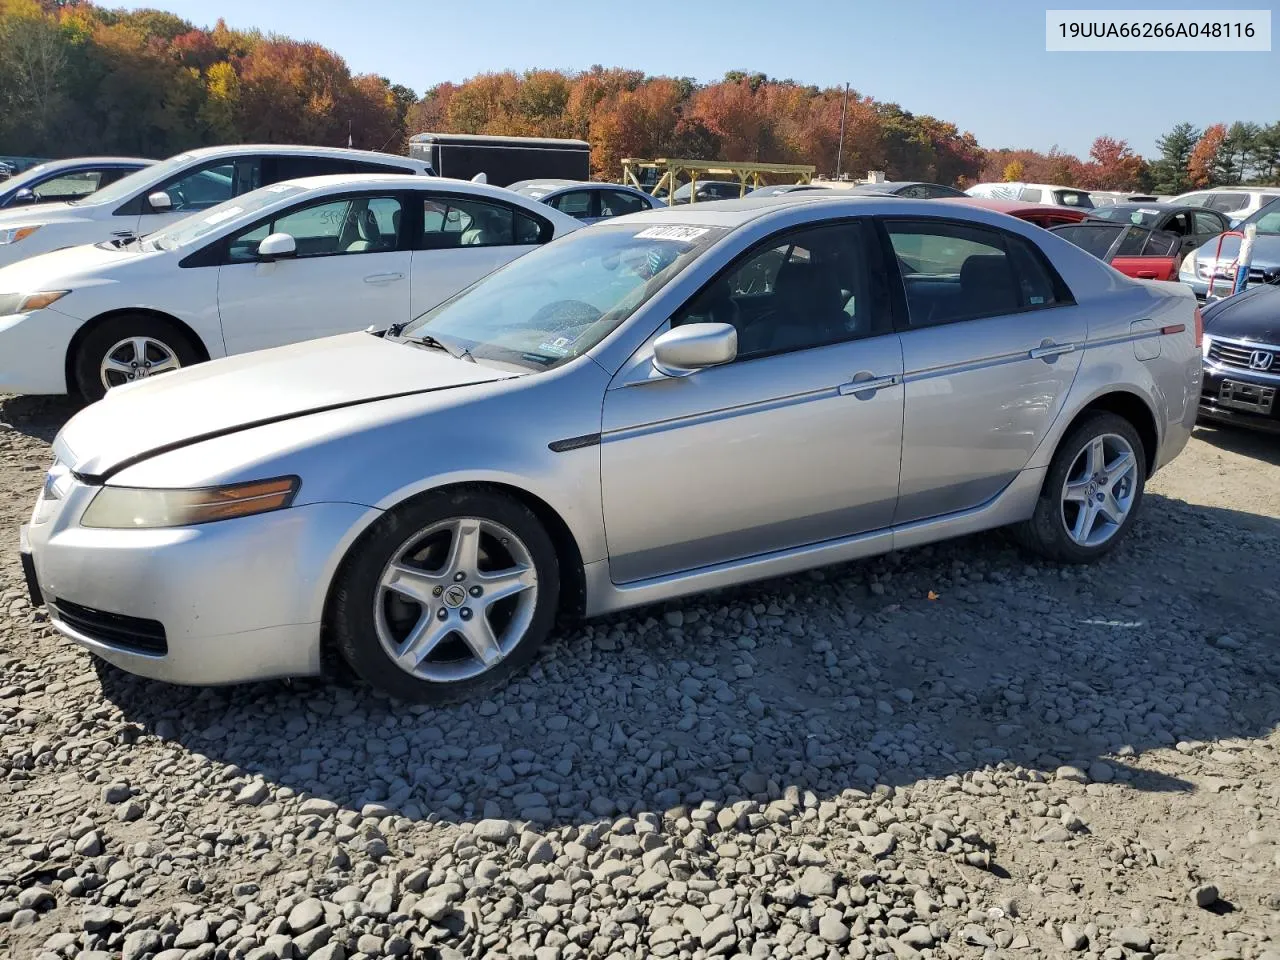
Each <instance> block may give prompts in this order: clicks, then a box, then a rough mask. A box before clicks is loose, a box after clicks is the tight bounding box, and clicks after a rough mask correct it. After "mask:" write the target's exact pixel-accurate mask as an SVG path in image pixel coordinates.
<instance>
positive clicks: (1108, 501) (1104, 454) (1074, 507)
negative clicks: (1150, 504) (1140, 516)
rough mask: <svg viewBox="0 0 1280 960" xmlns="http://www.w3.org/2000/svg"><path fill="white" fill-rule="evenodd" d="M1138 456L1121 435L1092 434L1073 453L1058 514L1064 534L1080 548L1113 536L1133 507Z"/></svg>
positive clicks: (1098, 544)
mask: <svg viewBox="0 0 1280 960" xmlns="http://www.w3.org/2000/svg"><path fill="white" fill-rule="evenodd" d="M1137 485H1138V458H1137V456H1136V455H1135V454H1134V452H1133V447H1132V446H1130V444H1129V441H1128V440H1126V439H1125V438H1124V437H1122V436H1119V435H1118V434H1114V433H1106V434H1100V435H1098V436H1096V437H1093V438H1092V439H1091V440H1090V441H1089V442H1088V443H1087V444H1086V445H1085V446H1084V447H1083V448H1082V449H1081V450H1080V452H1079V453H1078V454H1077V455H1076V458H1075V460H1074V461H1072V464H1071V468H1070V469H1069V470H1068V471H1067V478H1066V480H1065V481H1064V482H1063V484H1062V494H1061V498H1060V499H1061V515H1062V523H1063V525H1064V526H1065V527H1066V531H1067V536H1068V537H1070V538H1071V540H1072V541H1073V542H1075V543H1077V544H1079V545H1080V546H1082V547H1098V546H1101V545H1102V544H1104V543H1106V542H1107V541H1108V540H1110V539H1111V538H1112V537H1114V536H1115V535H1116V533H1117V531H1119V529H1120V528H1121V527H1122V526H1123V525H1124V521H1125V518H1126V517H1128V516H1129V512H1130V511H1131V510H1132V509H1133V502H1134V497H1135V495H1136V493H1137Z"/></svg>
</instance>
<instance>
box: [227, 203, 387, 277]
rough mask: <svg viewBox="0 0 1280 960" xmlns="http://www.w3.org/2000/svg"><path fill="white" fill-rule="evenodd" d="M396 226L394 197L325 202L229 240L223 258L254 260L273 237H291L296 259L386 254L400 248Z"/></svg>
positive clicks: (299, 209)
mask: <svg viewBox="0 0 1280 960" xmlns="http://www.w3.org/2000/svg"><path fill="white" fill-rule="evenodd" d="M269 189H270V188H269ZM400 220H401V216H400V201H399V200H397V199H396V198H395V197H350V198H346V199H342V200H325V201H322V202H320V203H315V204H311V205H310V206H306V207H301V208H295V209H293V210H291V211H288V212H286V213H282V214H281V215H280V216H278V217H276V218H275V219H273V220H271V221H268V222H266V223H260V224H258V225H257V226H256V227H253V228H252V229H250V230H246V231H244V232H243V233H240V234H237V235H235V236H233V237H232V238H231V241H230V245H229V248H228V254H227V256H228V259H229V260H230V261H231V262H232V263H247V262H250V261H253V260H256V259H257V256H258V245H259V244H260V243H262V241H263V240H265V239H266V238H267V237H268V236H270V235H271V234H273V233H287V234H288V235H289V236H291V237H293V240H294V243H295V244H296V245H297V250H298V252H297V257H298V258H299V259H303V258H306V257H331V256H335V255H338V254H355V253H387V252H389V251H391V250H395V249H396V248H397V247H398V246H399V243H400Z"/></svg>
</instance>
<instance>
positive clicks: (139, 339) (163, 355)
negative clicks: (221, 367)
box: [74, 313, 204, 403]
mask: <svg viewBox="0 0 1280 960" xmlns="http://www.w3.org/2000/svg"><path fill="white" fill-rule="evenodd" d="M130 341H133V343H132V344H131V343H130ZM139 348H142V350H143V358H141V359H139V357H138V349H139ZM112 356H114V357H116V358H117V362H118V363H120V364H121V365H122V368H121V369H120V370H119V371H114V372H111V373H110V374H109V375H108V379H110V380H112V381H113V382H112V384H111V385H112V386H119V385H120V384H122V383H127V382H129V380H130V379H131V378H130V376H129V374H128V373H126V372H125V370H124V369H123V365H125V364H130V363H137V364H138V367H137V370H138V371H139V373H140V374H141V377H147V376H152V375H153V374H152V372H151V369H150V367H148V366H147V364H155V365H157V366H159V365H160V364H161V363H164V364H166V365H167V366H166V367H165V369H173V370H176V369H178V368H179V367H189V366H191V365H192V364H195V363H199V362H200V361H201V360H203V359H204V357H203V356H202V355H201V352H200V348H199V347H198V346H197V345H196V344H195V343H193V342H192V340H191V337H190V336H189V335H188V334H187V333H186V332H185V331H183V330H182V329H180V328H179V327H178V325H177V324H175V323H172V322H171V321H168V320H165V319H163V318H162V317H153V316H150V315H148V314H142V313H125V314H120V315H119V316H115V317H112V318H111V319H109V320H106V321H104V322H102V323H100V324H98V325H97V326H96V327H94V328H93V329H92V330H90V331H89V334H88V335H87V336H86V337H85V338H84V341H83V342H82V343H81V344H80V347H79V349H78V350H77V351H76V356H75V366H74V371H75V379H76V388H77V389H78V390H79V391H80V395H81V396H82V397H84V399H85V400H86V401H88V402H89V403H92V402H93V401H95V400H101V399H102V398H103V396H105V395H106V392H107V384H105V383H103V366H104V365H105V364H106V363H107V361H108V358H109V357H112ZM160 372H163V371H161V370H157V371H156V374H157V375H158V374H159V373H160ZM141 377H139V376H138V375H137V374H134V378H135V379H140V378H141Z"/></svg>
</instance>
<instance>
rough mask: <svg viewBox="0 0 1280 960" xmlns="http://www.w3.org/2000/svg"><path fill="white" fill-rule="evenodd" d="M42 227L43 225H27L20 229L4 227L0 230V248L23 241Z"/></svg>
mask: <svg viewBox="0 0 1280 960" xmlns="http://www.w3.org/2000/svg"><path fill="white" fill-rule="evenodd" d="M43 226H44V224H43V223H28V224H26V225H25V226H21V227H5V228H4V229H3V230H0V246H3V245H4V244H6V243H17V242H18V241H19V240H25V239H27V237H29V236H31V235H32V234H33V233H35V232H36V231H37V230H39V229H40V228H41V227H43Z"/></svg>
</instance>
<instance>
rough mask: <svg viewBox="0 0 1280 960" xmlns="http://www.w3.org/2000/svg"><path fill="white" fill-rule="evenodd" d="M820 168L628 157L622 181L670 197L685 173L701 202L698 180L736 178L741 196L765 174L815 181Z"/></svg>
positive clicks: (761, 182) (692, 194)
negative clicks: (815, 175)
mask: <svg viewBox="0 0 1280 960" xmlns="http://www.w3.org/2000/svg"><path fill="white" fill-rule="evenodd" d="M816 170H817V167H815V166H813V164H809V163H747V162H745V161H742V162H739V161H737V160H676V159H670V158H667V157H663V158H661V159H658V160H640V159H638V158H635V157H628V158H626V159H624V160H623V161H622V182H623V183H626V184H629V185H631V186H633V187H638V188H639V189H641V190H646V191H648V192H649V193H652V194H653V195H654V196H655V197H656V196H659V195H661V194H663V193H664V192H665V194H666V195H667V196H668V197H670V196H672V195H673V194H674V193H675V192H676V189H677V188H678V187H680V186H682V182H681V179H680V177H681V174H684V175H685V176H687V177H688V180H687V182H688V183H690V184H692V186H691V188H690V191H689V193H690V197H689V202H690V203H694V202H696V201H697V191H698V180H699V178H701V179H703V180H712V179H723V180H728V179H734V180H737V181H738V183H739V185H740V186H741V193H740V194H739V196H746V195H747V191H749V190H751V189H754V188H755V187H763V186H765V185H766V183H765V179H764V177H765V175H766V174H771V175H773V176H778V177H787V178H791V177H794V178H795V182H796V183H809V182H810V181H811V180H813V174H814V171H816Z"/></svg>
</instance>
